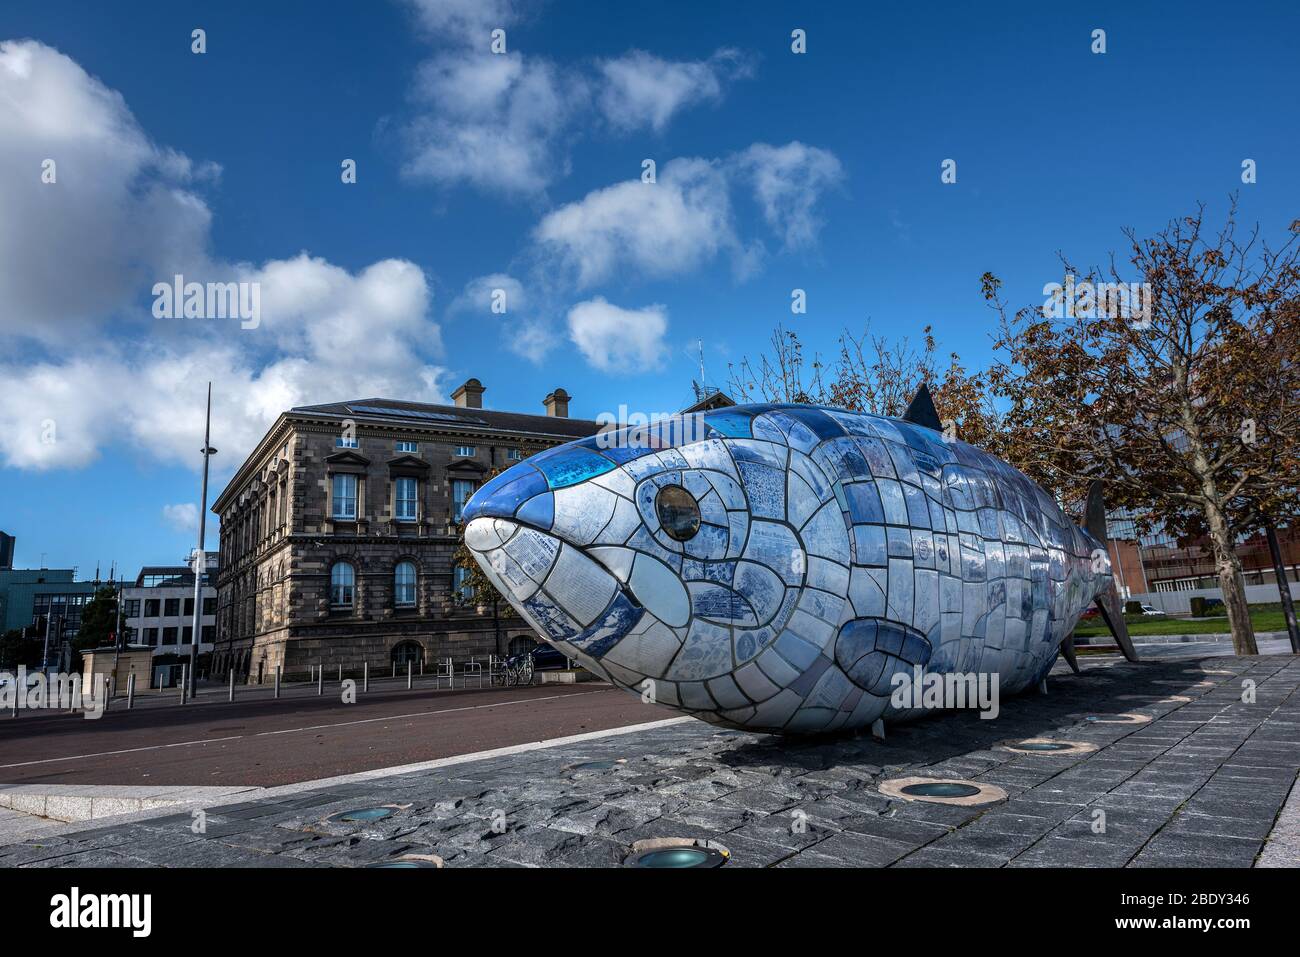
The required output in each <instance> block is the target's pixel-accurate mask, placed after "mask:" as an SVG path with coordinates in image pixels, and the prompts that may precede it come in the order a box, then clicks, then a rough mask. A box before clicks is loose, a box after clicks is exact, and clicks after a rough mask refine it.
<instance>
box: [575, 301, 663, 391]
mask: <svg viewBox="0 0 1300 957" xmlns="http://www.w3.org/2000/svg"><path fill="white" fill-rule="evenodd" d="M667 331H668V314H667V310H666V309H665V308H664V307H663V306H659V305H653V306H646V307H644V308H642V309H623V308H620V307H619V306H615V305H613V304H612V303H609V302H606V301H605V300H604V298H602V297H600V296H596V297H595V298H594V299H589V300H587V301H586V302H580V303H578V304H577V305H576V306H574V307H573V308H572V309H570V310H569V338H570V339H572V340H573V344H574V345H576V346H577V347H578V351H580V352H581V353H582V354H583V355H584V356H585V357H586V359H587V361H588V362H590V363H591V364H592V365H593V366H595V367H596V368H597V369H600V370H601V371H602V372H649V371H652V370H654V369H657V368H658V367H659V366H660V365H661V364H662V363H663V358H664V351H665V347H664V334H665V333H666V332H667Z"/></svg>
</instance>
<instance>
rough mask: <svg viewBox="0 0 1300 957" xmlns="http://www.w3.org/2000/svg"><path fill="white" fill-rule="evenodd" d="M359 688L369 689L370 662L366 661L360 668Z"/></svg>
mask: <svg viewBox="0 0 1300 957" xmlns="http://www.w3.org/2000/svg"><path fill="white" fill-rule="evenodd" d="M361 690H362V691H369V690H370V662H368V661H367V662H366V663H365V664H364V665H363V666H362V668H361Z"/></svg>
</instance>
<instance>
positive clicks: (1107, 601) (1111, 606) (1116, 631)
mask: <svg viewBox="0 0 1300 957" xmlns="http://www.w3.org/2000/svg"><path fill="white" fill-rule="evenodd" d="M1097 610H1098V611H1100V612H1101V617H1102V618H1103V619H1104V620H1105V622H1106V627H1107V628H1109V629H1110V633H1111V634H1112V635H1114V636H1115V641H1116V643H1118V644H1119V649H1120V651H1122V652H1124V657H1125V658H1127V659H1128V660H1129V661H1141V659H1140V658H1138V653H1137V649H1136V648H1134V647H1133V639H1131V638H1130V637H1129V636H1128V624H1127V623H1126V622H1125V621H1124V606H1123V605H1122V604H1121V603H1120V600H1119V592H1117V591H1115V583H1114V582H1111V584H1110V587H1109V588H1107V589H1106V590H1105V591H1104V592H1102V593H1101V594H1100V595H1098V596H1097Z"/></svg>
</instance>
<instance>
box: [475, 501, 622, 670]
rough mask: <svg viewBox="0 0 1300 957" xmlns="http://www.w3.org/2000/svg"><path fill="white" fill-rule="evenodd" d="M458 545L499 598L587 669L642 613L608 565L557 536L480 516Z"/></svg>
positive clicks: (594, 667) (522, 524)
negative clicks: (466, 549)
mask: <svg viewBox="0 0 1300 957" xmlns="http://www.w3.org/2000/svg"><path fill="white" fill-rule="evenodd" d="M465 544H466V546H467V547H468V548H469V550H470V553H471V554H472V555H473V556H474V560H475V561H476V562H478V565H479V567H480V568H481V569H482V570H483V574H484V575H485V576H486V577H487V579H488V580H489V581H490V582H491V583H492V585H493V586H494V587H495V588H496V590H497V591H498V592H500V593H501V595H502V597H503V598H505V599H506V600H507V601H508V602H510V604H511V606H512V607H513V608H514V609H515V610H516V611H517V612H519V614H520V616H521V617H522V618H523V619H524V620H525V621H526V622H528V624H529V625H531V626H532V627H533V629H534V630H535V631H536V632H537V633H538V634H539V635H540V636H541V637H542V638H543V639H544V640H545V641H546V642H547V643H548V644H551V645H553V646H555V647H556V648H558V649H559V650H560V651H562V652H564V653H565V654H566V655H568V656H569V657H571V658H575V659H577V660H578V661H579V662H580V663H581V664H582V665H583V666H584V667H586V668H587V669H588V670H590V671H593V672H595V673H596V674H598V675H601V676H602V677H606V678H608V677H609V675H608V673H607V671H606V669H605V668H604V667H602V666H601V665H600V663H599V662H600V659H601V658H602V657H603V656H604V655H605V654H606V653H607V652H609V651H610V650H611V649H612V648H613V647H614V646H615V645H617V644H618V643H619V642H620V641H621V640H622V639H623V638H624V637H626V636H627V634H628V633H629V632H630V631H631V630H632V629H633V628H634V627H636V625H637V624H638V623H639V622H640V621H641V619H642V618H643V617H644V615H645V614H646V611H645V609H644V608H643V607H642V605H641V603H640V602H639V601H637V599H636V596H635V595H633V594H632V591H631V589H629V588H628V587H627V586H626V585H625V584H624V583H622V582H620V581H619V580H618V579H617V578H616V577H615V576H614V575H613V574H612V573H611V572H610V571H609V570H608V569H606V568H605V567H604V566H602V565H600V564H599V563H597V562H595V561H593V560H592V559H591V558H590V557H588V556H587V555H585V554H584V553H583V552H582V550H581V549H579V548H577V547H575V546H573V545H570V544H569V543H567V542H565V541H564V540H563V539H561V538H559V537H557V536H555V535H552V534H550V533H549V532H545V531H542V530H541V529H539V528H536V527H534V526H531V525H529V524H527V523H525V522H520V521H518V520H516V519H508V518H496V517H488V516H483V517H479V518H474V519H471V520H470V522H469V523H468V524H467V525H466V526H465Z"/></svg>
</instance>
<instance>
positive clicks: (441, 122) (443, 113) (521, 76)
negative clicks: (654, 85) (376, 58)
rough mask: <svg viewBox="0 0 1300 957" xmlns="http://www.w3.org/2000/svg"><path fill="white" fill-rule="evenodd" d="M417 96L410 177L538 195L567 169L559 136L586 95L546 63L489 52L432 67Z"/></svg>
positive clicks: (441, 60) (459, 55) (440, 60)
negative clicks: (421, 110)
mask: <svg viewBox="0 0 1300 957" xmlns="http://www.w3.org/2000/svg"><path fill="white" fill-rule="evenodd" d="M413 97H414V99H415V100H416V101H417V103H418V104H419V106H420V107H421V108H422V109H423V110H424V112H423V113H421V115H419V116H418V117H417V118H415V119H414V120H413V121H411V122H410V123H409V124H408V125H407V127H406V129H405V138H406V145H407V149H408V151H409V154H410V155H409V158H408V159H407V161H406V164H405V166H404V167H403V169H404V172H405V173H406V174H407V175H409V176H412V177H415V178H419V179H429V180H432V181H435V182H438V183H442V184H453V183H460V182H464V183H468V184H470V185H472V186H475V187H478V188H479V189H483V190H486V191H493V190H500V191H503V192H505V193H510V194H537V193H541V192H542V191H544V190H545V188H546V186H547V184H549V183H550V182H551V181H552V180H553V179H555V178H556V177H558V176H562V175H564V174H565V173H566V172H567V171H568V154H567V151H566V150H565V149H563V148H562V147H561V145H560V144H559V138H560V135H561V133H562V132H563V131H564V130H565V128H566V126H567V125H568V123H569V121H570V119H571V117H572V116H573V115H574V113H575V111H576V110H578V109H579V108H580V107H581V105H582V104H583V102H584V101H585V100H586V98H587V91H586V85H585V83H584V82H583V81H582V80H581V79H580V78H578V77H574V76H570V75H567V74H565V73H564V72H562V71H560V70H559V69H557V68H556V67H555V66H553V65H552V64H550V63H549V62H547V61H545V60H542V59H538V58H536V57H531V58H529V59H528V60H525V59H524V57H523V56H521V55H520V54H517V53H507V54H492V53H489V52H487V51H486V49H483V50H473V51H458V52H453V53H445V54H441V55H439V56H437V57H434V58H433V59H432V60H429V61H428V62H426V63H425V64H424V65H423V66H422V67H421V69H420V71H419V76H418V78H417V82H416V87H415V91H414V93H413Z"/></svg>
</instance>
